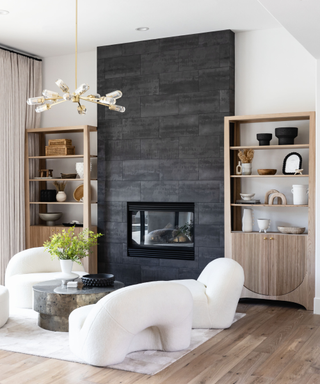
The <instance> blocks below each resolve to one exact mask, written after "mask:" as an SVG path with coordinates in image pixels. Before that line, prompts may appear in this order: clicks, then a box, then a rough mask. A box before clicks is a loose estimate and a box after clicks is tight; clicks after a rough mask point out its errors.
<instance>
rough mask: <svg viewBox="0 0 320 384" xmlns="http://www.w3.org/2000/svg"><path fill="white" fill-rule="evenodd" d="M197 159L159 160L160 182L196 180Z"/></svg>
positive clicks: (197, 173) (197, 176)
mask: <svg viewBox="0 0 320 384" xmlns="http://www.w3.org/2000/svg"><path fill="white" fill-rule="evenodd" d="M198 162H199V160H198V159H172V160H160V164H159V166H160V179H161V180H198V179H199V167H198Z"/></svg>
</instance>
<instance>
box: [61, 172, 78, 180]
mask: <svg viewBox="0 0 320 384" xmlns="http://www.w3.org/2000/svg"><path fill="white" fill-rule="evenodd" d="M60 176H61V179H75V178H76V177H77V174H76V173H60Z"/></svg>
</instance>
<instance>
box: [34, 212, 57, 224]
mask: <svg viewBox="0 0 320 384" xmlns="http://www.w3.org/2000/svg"><path fill="white" fill-rule="evenodd" d="M61 216H62V212H46V213H39V217H40V219H41V220H43V221H46V224H47V225H48V226H51V227H52V226H53V225H54V222H55V221H56V220H59V219H60V217H61Z"/></svg>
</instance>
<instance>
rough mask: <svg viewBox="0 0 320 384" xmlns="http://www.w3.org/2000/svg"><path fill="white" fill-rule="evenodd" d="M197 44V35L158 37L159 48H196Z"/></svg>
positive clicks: (165, 49) (166, 49) (162, 49)
mask: <svg viewBox="0 0 320 384" xmlns="http://www.w3.org/2000/svg"><path fill="white" fill-rule="evenodd" d="M198 45H199V35H186V36H175V37H168V38H166V39H160V50H161V51H170V50H179V49H186V48H197V47H198Z"/></svg>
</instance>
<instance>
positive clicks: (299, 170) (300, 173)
mask: <svg viewBox="0 0 320 384" xmlns="http://www.w3.org/2000/svg"><path fill="white" fill-rule="evenodd" d="M302 171H303V169H296V170H295V172H294V174H295V175H302Z"/></svg>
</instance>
